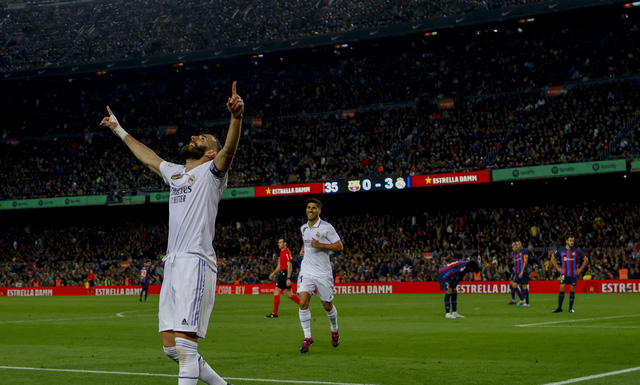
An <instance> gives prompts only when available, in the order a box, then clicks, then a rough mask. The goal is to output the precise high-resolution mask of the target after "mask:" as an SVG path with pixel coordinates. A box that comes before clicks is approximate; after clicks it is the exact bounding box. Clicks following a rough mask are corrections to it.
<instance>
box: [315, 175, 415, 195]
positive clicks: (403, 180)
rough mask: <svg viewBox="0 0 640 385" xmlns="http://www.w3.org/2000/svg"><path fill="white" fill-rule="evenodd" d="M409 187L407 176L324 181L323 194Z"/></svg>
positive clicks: (409, 182)
mask: <svg viewBox="0 0 640 385" xmlns="http://www.w3.org/2000/svg"><path fill="white" fill-rule="evenodd" d="M410 187H411V181H410V179H409V178H408V177H402V176H401V177H391V176H387V177H376V178H362V179H348V180H337V181H332V182H324V193H325V194H346V193H350V192H352V193H356V192H366V191H390V190H404V189H407V188H410Z"/></svg>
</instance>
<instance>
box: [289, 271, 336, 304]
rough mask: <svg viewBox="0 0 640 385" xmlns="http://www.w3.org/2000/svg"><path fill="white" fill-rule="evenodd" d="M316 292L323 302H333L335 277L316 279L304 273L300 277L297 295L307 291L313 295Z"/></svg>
mask: <svg viewBox="0 0 640 385" xmlns="http://www.w3.org/2000/svg"><path fill="white" fill-rule="evenodd" d="M314 290H316V291H317V292H318V297H320V299H321V300H322V301H324V302H331V301H333V276H331V275H329V276H326V277H314V276H311V275H307V274H304V273H301V274H300V275H298V286H297V294H300V292H303V291H306V292H307V293H309V294H311V295H313V291H314Z"/></svg>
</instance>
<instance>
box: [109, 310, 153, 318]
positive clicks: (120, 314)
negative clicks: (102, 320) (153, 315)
mask: <svg viewBox="0 0 640 385" xmlns="http://www.w3.org/2000/svg"><path fill="white" fill-rule="evenodd" d="M149 311H151V310H150V309H144V310H129V311H123V312H120V313H118V314H116V316H117V317H122V318H124V317H128V316H125V314H128V313H141V312H149ZM134 317H141V316H139V315H138V316H134Z"/></svg>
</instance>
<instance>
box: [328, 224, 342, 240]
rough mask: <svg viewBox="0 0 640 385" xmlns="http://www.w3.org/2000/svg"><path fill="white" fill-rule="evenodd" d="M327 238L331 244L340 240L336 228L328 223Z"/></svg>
mask: <svg viewBox="0 0 640 385" xmlns="http://www.w3.org/2000/svg"><path fill="white" fill-rule="evenodd" d="M327 240H328V241H329V242H330V243H331V244H334V243H336V242H338V241H339V240H340V236H339V235H338V233H337V232H336V229H335V228H334V227H333V226H332V225H329V226H328V227H327Z"/></svg>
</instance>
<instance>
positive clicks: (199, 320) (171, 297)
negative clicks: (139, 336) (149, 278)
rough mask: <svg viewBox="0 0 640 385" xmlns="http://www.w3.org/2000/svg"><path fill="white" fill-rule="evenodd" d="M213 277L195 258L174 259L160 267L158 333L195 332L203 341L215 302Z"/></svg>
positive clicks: (203, 263)
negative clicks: (162, 270) (162, 277)
mask: <svg viewBox="0 0 640 385" xmlns="http://www.w3.org/2000/svg"><path fill="white" fill-rule="evenodd" d="M216 280H217V274H216V273H215V272H214V271H213V269H211V268H210V267H209V266H208V265H207V263H206V262H205V261H204V260H202V259H200V258H198V257H196V256H176V257H173V258H169V259H167V260H166V262H165V264H164V281H162V289H161V290H160V306H159V310H158V320H159V331H161V332H163V331H168V330H173V331H177V332H195V333H196V334H197V335H198V337H200V338H205V336H206V335H207V328H208V326H209V317H210V316H211V312H212V311H213V304H214V302H215V299H216Z"/></svg>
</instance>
